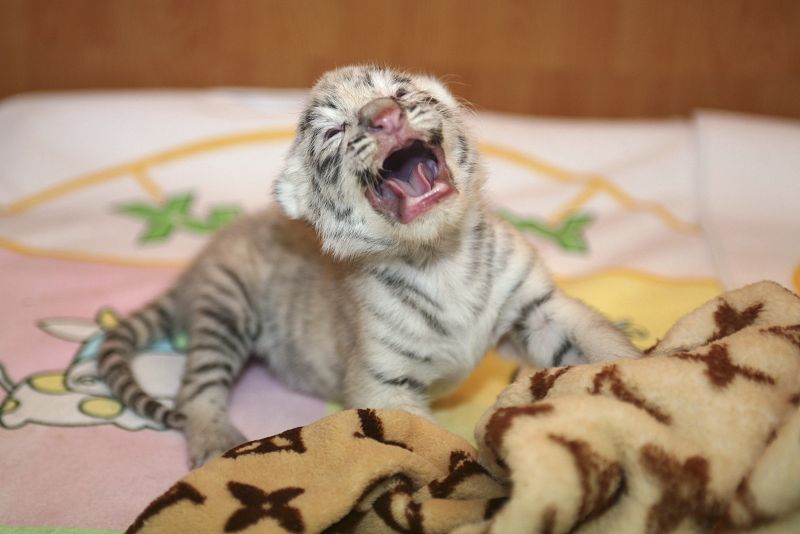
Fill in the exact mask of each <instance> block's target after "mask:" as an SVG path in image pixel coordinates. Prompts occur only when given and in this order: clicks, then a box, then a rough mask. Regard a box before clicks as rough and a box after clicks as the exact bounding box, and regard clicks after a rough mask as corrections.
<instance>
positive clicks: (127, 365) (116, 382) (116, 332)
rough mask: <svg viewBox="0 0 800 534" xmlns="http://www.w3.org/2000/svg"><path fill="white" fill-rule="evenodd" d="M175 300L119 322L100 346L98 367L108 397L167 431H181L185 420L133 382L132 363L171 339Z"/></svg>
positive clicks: (158, 302) (169, 296)
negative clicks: (154, 345)
mask: <svg viewBox="0 0 800 534" xmlns="http://www.w3.org/2000/svg"><path fill="white" fill-rule="evenodd" d="M174 309H175V299H174V297H173V296H172V294H170V293H167V294H166V295H164V296H162V297H161V298H159V299H157V300H154V301H153V302H151V303H149V304H147V305H146V306H144V307H143V308H141V309H140V310H138V311H136V312H134V313H132V314H131V315H129V316H127V317H125V318H123V319H120V321H119V323H118V324H117V325H116V326H115V327H114V328H113V329H112V330H110V331H109V332H108V333H107V334H106V336H105V339H104V340H103V344H102V345H101V346H100V352H99V356H98V358H97V367H98V372H99V374H100V377H101V378H102V379H103V381H104V382H105V383H106V384H107V385H108V387H109V388H110V389H111V393H112V394H113V395H114V396H115V397H116V398H118V399H119V400H121V401H122V403H123V404H124V405H125V406H127V407H128V408H130V409H131V410H133V411H134V412H136V413H137V414H139V415H141V416H142V417H147V418H148V419H151V420H153V421H156V422H158V423H161V424H163V425H164V426H166V427H169V428H175V429H180V428H182V427H183V423H184V420H185V417H184V416H183V414H181V413H180V412H178V411H176V410H173V409H170V408H168V407H167V406H165V405H163V404H161V403H160V402H159V401H157V400H156V399H154V398H153V397H151V396H150V395H148V394H147V393H146V392H145V391H144V390H143V389H142V387H141V386H140V385H139V384H138V383H137V382H136V377H134V375H133V369H132V368H131V359H132V358H133V356H134V355H135V354H136V352H137V351H140V350H142V349H144V348H146V347H147V346H149V345H150V344H151V343H153V342H154V341H157V340H159V339H163V338H165V337H169V336H171V335H172V330H173V326H174V322H175V321H174V316H175V314H174Z"/></svg>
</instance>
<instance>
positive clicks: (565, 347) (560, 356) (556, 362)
mask: <svg viewBox="0 0 800 534" xmlns="http://www.w3.org/2000/svg"><path fill="white" fill-rule="evenodd" d="M571 348H572V341H570V339H569V338H564V341H563V342H562V343H561V346H560V347H558V349H557V350H556V352H555V353H554V354H553V367H560V366H561V363H562V362H563V361H564V356H566V354H567V352H569V349H571Z"/></svg>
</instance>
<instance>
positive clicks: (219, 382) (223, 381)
mask: <svg viewBox="0 0 800 534" xmlns="http://www.w3.org/2000/svg"><path fill="white" fill-rule="evenodd" d="M213 387H222V388H225V389H226V390H229V389H231V380H230V379H229V378H217V379H216V380H209V381H208V382H203V383H201V384H200V385H199V386H197V389H195V390H194V391H192V394H191V395H189V396H188V397H186V399H184V400H183V402H184V403H187V402H190V401H192V400H194V399H196V398H197V397H198V396H200V394H202V393H203V392H204V391H206V390H207V389H209V388H213Z"/></svg>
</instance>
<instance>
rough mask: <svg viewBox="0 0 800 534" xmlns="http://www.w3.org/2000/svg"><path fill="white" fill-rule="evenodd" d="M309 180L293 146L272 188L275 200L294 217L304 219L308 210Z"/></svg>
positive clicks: (287, 213)
mask: <svg viewBox="0 0 800 534" xmlns="http://www.w3.org/2000/svg"><path fill="white" fill-rule="evenodd" d="M308 182H309V180H308V174H307V171H306V169H305V167H304V166H303V164H302V163H301V162H300V159H299V158H298V157H296V156H295V154H294V147H293V148H292V151H291V152H290V154H289V157H288V159H287V161H286V167H284V169H283V171H282V172H281V174H280V176H278V179H277V180H275V184H274V186H273V188H272V192H273V194H274V195H275V200H277V201H278V204H280V206H281V208H283V211H284V212H286V215H288V216H289V217H290V218H292V219H302V218H303V217H304V216H305V214H306V212H307V210H308V205H309V200H310V199H309V183H308Z"/></svg>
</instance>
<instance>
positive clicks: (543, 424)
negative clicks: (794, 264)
mask: <svg viewBox="0 0 800 534" xmlns="http://www.w3.org/2000/svg"><path fill="white" fill-rule="evenodd" d="M798 406H800V298H798V297H797V296H796V295H794V294H793V293H791V292H789V291H787V290H785V289H783V288H782V287H781V286H779V285H777V284H774V283H766V282H765V283H759V284H754V285H751V286H747V287H745V288H742V289H739V290H736V291H731V292H728V293H726V294H723V295H722V296H720V297H718V298H716V299H714V300H712V301H710V302H708V303H706V304H705V305H703V306H701V307H700V308H698V309H697V310H695V311H693V312H692V313H690V314H688V315H686V316H685V317H683V318H682V319H680V320H679V321H678V322H677V323H676V324H675V325H674V326H673V328H672V329H670V330H669V332H668V333H667V334H666V336H665V337H664V339H663V340H662V341H661V342H660V343H658V344H657V345H656V346H655V347H654V348H653V349H652V350H651V351H650V352H649V354H648V355H647V356H646V357H644V358H641V359H637V360H617V361H614V362H612V363H608V362H606V363H602V364H592V365H581V366H574V367H563V368H558V369H545V370H532V371H529V372H524V373H521V374H520V376H519V377H518V378H517V380H516V381H515V382H514V383H513V384H512V385H510V386H509V387H508V388H506V390H505V391H503V393H502V394H501V395H500V396H499V398H498V399H497V402H496V404H495V405H494V406H493V407H492V408H490V409H489V410H488V411H487V412H486V413H485V414H484V415H483V417H482V418H481V420H480V421H479V423H478V425H477V427H476V431H475V434H476V442H477V443H478V450H475V449H474V448H473V447H472V446H470V445H469V444H468V443H467V442H465V441H464V440H462V439H461V438H459V437H457V436H454V435H452V434H450V433H448V432H447V431H445V430H442V429H441V428H439V427H437V426H435V425H434V424H432V423H430V422H428V421H426V420H424V419H420V418H418V417H415V416H412V415H409V414H406V413H404V412H398V411H382V410H368V409H362V410H349V411H344V412H340V413H337V414H335V415H332V416H329V417H327V418H325V419H322V420H320V421H318V422H316V423H314V424H311V425H309V426H306V427H301V428H296V429H292V430H288V431H286V432H283V433H282V434H279V435H276V436H272V437H269V438H265V439H262V440H258V441H253V442H250V443H246V444H244V445H241V446H239V447H237V448H235V449H232V450H230V451H228V452H227V453H225V454H224V455H223V456H222V457H221V458H218V459H216V460H214V461H212V462H210V463H208V464H207V465H205V466H204V467H202V468H200V469H198V470H195V471H193V472H191V473H190V474H188V475H187V476H186V477H185V478H184V479H182V480H181V481H179V482H178V483H176V484H175V485H174V486H172V487H171V488H170V489H169V490H168V491H167V492H166V493H164V494H163V495H161V496H160V497H158V498H157V499H155V500H154V501H153V502H152V503H151V504H150V505H149V506H148V507H147V509H145V510H144V511H143V512H142V513H141V514H140V516H139V517H138V518H137V519H136V521H135V522H134V523H133V525H131V527H130V528H129V532H404V533H435V532H455V533H457V534H473V533H485V532H493V533H502V534H507V533H509V534H513V533H517V532H520V533H521V532H547V533H557V532H579V533H582V534H583V533H608V532H614V533H628V532H630V533H640V532H641V533H654V534H655V533H668V532H708V531H713V532H800V410H798Z"/></svg>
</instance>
